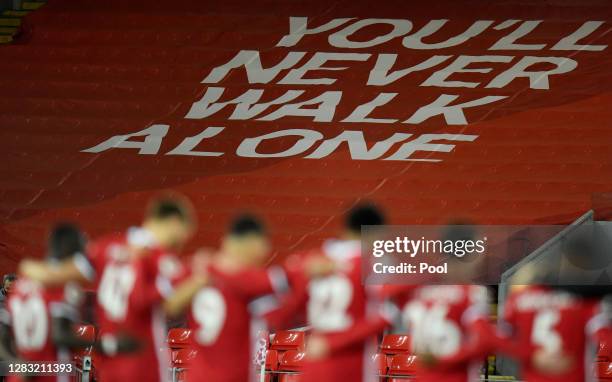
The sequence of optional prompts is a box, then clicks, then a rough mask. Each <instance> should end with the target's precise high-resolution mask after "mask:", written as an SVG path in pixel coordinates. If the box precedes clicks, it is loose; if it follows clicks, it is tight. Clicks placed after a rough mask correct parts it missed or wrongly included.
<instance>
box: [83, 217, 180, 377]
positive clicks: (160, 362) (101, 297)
mask: <svg viewBox="0 0 612 382" xmlns="http://www.w3.org/2000/svg"><path fill="white" fill-rule="evenodd" d="M134 248H138V249H139V250H141V251H142V253H140V254H138V255H135V253H134V252H133V251H134ZM89 258H90V260H91V262H92V264H93V268H94V270H95V273H96V275H97V276H98V280H97V300H98V309H97V311H98V314H97V317H98V325H99V329H100V334H101V336H104V335H105V334H111V335H119V334H127V335H130V336H132V337H136V338H138V339H139V340H140V342H141V344H142V348H141V349H140V350H139V351H138V352H135V353H132V354H118V355H116V356H114V357H102V363H103V365H101V367H100V368H99V370H100V372H101V374H102V376H101V378H103V379H104V380H107V379H108V380H147V381H156V380H165V379H166V376H167V371H168V367H169V365H170V363H169V359H168V356H167V354H166V344H165V339H166V335H167V331H166V325H165V323H166V318H165V315H164V314H163V311H162V310H161V307H160V303H161V301H162V299H163V297H164V296H167V295H169V294H170V293H172V285H173V280H174V279H176V278H179V277H181V275H182V273H183V268H182V266H181V264H180V262H178V260H177V259H176V257H175V256H174V255H173V254H171V253H168V252H166V251H165V250H163V249H161V248H159V247H158V246H156V244H155V242H154V239H153V238H152V236H151V235H150V233H148V232H147V231H146V230H144V229H141V228H132V229H130V230H129V231H128V232H127V234H123V235H115V236H111V237H108V238H105V239H102V240H99V241H97V242H95V243H94V244H93V245H92V246H91V248H90V250H89Z"/></svg>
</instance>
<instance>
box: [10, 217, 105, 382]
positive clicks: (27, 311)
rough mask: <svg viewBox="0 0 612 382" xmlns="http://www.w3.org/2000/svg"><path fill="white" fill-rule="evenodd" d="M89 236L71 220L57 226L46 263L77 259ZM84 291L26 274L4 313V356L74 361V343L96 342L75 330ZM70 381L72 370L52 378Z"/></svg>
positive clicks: (20, 358) (86, 344) (29, 378)
mask: <svg viewBox="0 0 612 382" xmlns="http://www.w3.org/2000/svg"><path fill="white" fill-rule="evenodd" d="M84 251H85V238H84V236H83V235H82V234H81V232H80V231H79V230H78V229H77V228H76V227H75V226H74V225H71V224H59V225H57V226H55V227H54V228H53V230H52V232H51V234H50V236H49V242H48V254H47V257H46V259H45V262H46V263H47V264H50V265H53V264H57V263H60V262H63V261H72V260H74V259H76V258H81V257H83V252H84ZM81 296H82V294H81V290H80V287H79V286H78V285H77V284H74V283H67V284H65V285H56V286H52V287H45V286H43V285H42V284H40V283H39V282H37V281H34V280H31V279H29V278H28V277H25V276H24V277H21V278H20V279H19V281H17V282H16V283H15V285H14V287H13V292H12V293H11V294H10V295H9V298H8V302H7V304H6V309H5V310H3V311H2V312H1V313H0V317H1V318H2V323H3V325H2V331H1V336H2V340H1V345H0V353H1V354H2V359H4V360H12V361H16V360H23V361H36V362H42V361H47V362H66V363H67V362H71V361H72V359H71V358H70V350H69V349H70V348H77V347H87V346H91V345H93V343H91V342H88V341H85V340H82V339H81V338H79V337H77V336H76V335H75V334H74V333H75V331H74V328H73V324H74V323H76V322H78V320H79V305H80V302H81ZM13 351H14V353H13ZM53 378H54V379H55V380H58V381H61V380H65V381H67V380H68V374H66V373H65V374H60V375H59V376H57V377H53ZM27 380H30V381H32V380H44V381H48V380H50V378H49V377H44V378H43V377H36V378H35V377H28V378H27Z"/></svg>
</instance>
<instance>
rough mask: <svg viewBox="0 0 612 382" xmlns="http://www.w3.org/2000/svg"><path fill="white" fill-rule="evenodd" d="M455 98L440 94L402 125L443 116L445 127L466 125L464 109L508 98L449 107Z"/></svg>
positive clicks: (476, 101)
mask: <svg viewBox="0 0 612 382" xmlns="http://www.w3.org/2000/svg"><path fill="white" fill-rule="evenodd" d="M457 98H459V96H458V95H451V94H442V95H441V96H440V97H438V99H436V100H435V101H433V102H432V103H430V104H429V105H425V106H423V107H421V108H420V109H419V110H417V111H416V113H414V114H413V115H412V117H410V118H408V119H407V120H405V121H404V122H403V123H412V124H417V123H422V122H424V121H426V120H428V119H429V118H431V117H435V116H438V115H443V116H444V118H445V119H446V124H447V125H467V119H466V118H465V114H464V113H463V109H464V108H468V107H475V106H482V105H486V104H488V103H492V102H495V101H499V100H501V99H504V98H508V97H507V96H486V97H482V98H479V99H475V100H472V101H468V102H464V103H460V104H456V105H449V103H451V102H453V101H454V100H456V99H457Z"/></svg>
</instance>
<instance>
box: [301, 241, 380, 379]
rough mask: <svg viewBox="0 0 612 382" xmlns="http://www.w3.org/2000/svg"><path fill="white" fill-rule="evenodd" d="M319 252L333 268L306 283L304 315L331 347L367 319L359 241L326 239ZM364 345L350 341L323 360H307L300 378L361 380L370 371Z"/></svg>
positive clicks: (363, 340) (365, 344) (366, 300)
mask: <svg viewBox="0 0 612 382" xmlns="http://www.w3.org/2000/svg"><path fill="white" fill-rule="evenodd" d="M322 254H323V255H324V256H326V257H327V258H329V259H331V260H332V261H334V263H335V264H336V266H335V271H334V272H333V273H332V274H329V275H326V276H322V277H316V278H313V279H312V280H310V281H309V282H308V285H307V304H306V315H307V319H308V324H309V326H310V327H311V328H312V332H313V334H319V335H323V336H325V338H326V340H327V341H328V343H330V345H331V346H332V347H333V346H334V344H337V343H342V342H345V341H346V339H347V338H350V337H352V336H353V335H354V331H355V329H356V326H357V325H360V324H363V322H364V321H365V320H366V319H367V312H368V303H369V300H368V293H367V292H366V289H365V287H364V286H363V285H362V282H361V245H360V242H359V241H356V240H346V241H343V240H337V241H336V240H330V241H328V242H326V243H325V244H324V246H323V247H322ZM367 346H368V341H367V338H363V339H360V340H359V341H352V342H351V344H350V345H349V346H343V347H341V348H340V349H339V350H338V351H334V353H333V354H331V355H330V356H328V357H326V358H325V359H322V360H318V361H313V362H309V363H307V365H306V370H305V373H304V374H305V375H304V380H305V381H317V382H324V381H337V380H339V379H343V380H347V381H348V380H350V381H355V382H361V381H362V380H364V379H363V378H364V377H366V375H367V374H370V373H369V370H366V369H367V368H368V366H369V363H365V364H364V362H363V361H364V358H365V354H366V352H367V350H366V348H367ZM371 350H373V351H375V348H373V349H371Z"/></svg>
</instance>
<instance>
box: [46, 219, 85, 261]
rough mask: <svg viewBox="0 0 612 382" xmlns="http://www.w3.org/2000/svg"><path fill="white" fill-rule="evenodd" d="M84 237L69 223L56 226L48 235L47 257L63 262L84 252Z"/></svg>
mask: <svg viewBox="0 0 612 382" xmlns="http://www.w3.org/2000/svg"><path fill="white" fill-rule="evenodd" d="M85 244H86V239H85V235H83V233H82V232H81V230H79V228H78V227H77V226H75V225H74V224H71V223H60V224H57V225H56V226H55V227H53V229H52V230H51V234H50V235H49V257H50V258H52V259H55V260H64V259H67V258H70V257H71V256H74V255H75V254H76V253H84V252H85Z"/></svg>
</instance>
